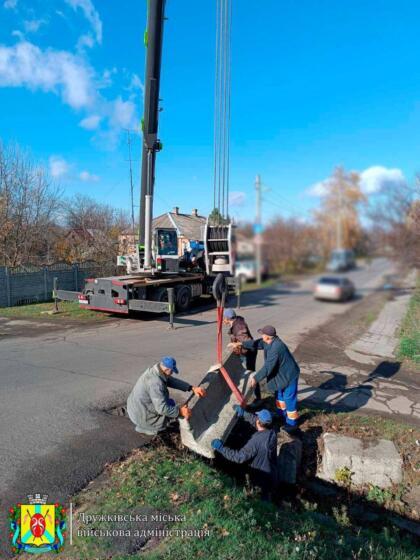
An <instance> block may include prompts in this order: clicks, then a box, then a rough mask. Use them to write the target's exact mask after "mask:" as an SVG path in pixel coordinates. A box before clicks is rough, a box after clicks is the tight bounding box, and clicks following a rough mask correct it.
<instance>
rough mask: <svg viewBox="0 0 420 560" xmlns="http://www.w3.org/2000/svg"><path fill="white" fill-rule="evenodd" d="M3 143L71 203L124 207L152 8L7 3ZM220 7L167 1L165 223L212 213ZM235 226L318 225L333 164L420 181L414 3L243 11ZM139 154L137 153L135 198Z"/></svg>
mask: <svg viewBox="0 0 420 560" xmlns="http://www.w3.org/2000/svg"><path fill="white" fill-rule="evenodd" d="M0 2H1V3H0V22H1V26H0V137H1V138H2V139H3V140H4V141H10V140H12V141H16V142H17V143H19V144H20V145H22V146H26V147H28V148H30V149H31V151H32V153H33V155H34V157H35V158H36V159H38V160H41V161H43V162H44V163H45V165H48V166H49V167H50V170H51V172H52V174H53V176H54V177H55V180H56V181H57V182H58V183H59V184H60V185H61V186H62V188H63V190H64V191H65V193H67V194H68V195H71V194H73V193H76V192H81V193H84V194H87V195H90V196H93V197H95V198H97V199H98V200H101V201H102V202H105V203H108V204H111V205H113V206H116V207H122V208H128V207H129V204H130V197H129V169H128V162H127V157H128V153H127V144H126V133H125V132H124V129H126V128H138V125H139V119H140V116H141V114H142V80H143V72H144V58H145V51H144V46H143V32H144V29H145V18H146V0H120V1H119V2H115V1H113V0H108V1H106V2H105V1H103V0H102V1H99V0H54V1H53V0H30V1H29V0H0ZM215 3H216V2H215V0H200V1H199V2H197V1H193V0H168V1H167V9H166V13H167V17H168V21H167V23H166V27H165V38H164V57H163V71H162V84H161V97H162V98H163V102H162V106H163V109H164V111H163V112H162V113H161V121H160V137H161V140H162V141H163V144H164V150H163V151H162V152H161V153H160V154H159V155H158V164H157V165H158V167H157V181H156V201H155V214H159V213H161V212H164V211H167V210H169V209H170V208H172V207H173V206H175V205H178V206H180V208H181V210H182V211H186V212H189V211H190V210H191V209H192V208H193V207H197V208H198V209H199V210H200V211H201V212H203V213H205V212H208V211H210V210H211V206H212V200H213V195H212V163H213V160H212V157H213V156H212V145H213V87H214V86H213V79H214V43H215ZM233 4H234V9H233V35H232V130H231V191H232V205H231V208H232V211H233V213H234V215H235V216H236V217H237V218H245V219H252V218H253V215H254V198H255V197H254V185H253V182H254V178H255V175H256V173H260V174H261V176H262V180H263V184H264V185H265V187H266V189H267V190H266V192H265V194H264V205H263V214H264V216H265V219H269V218H271V217H272V216H273V215H275V214H280V215H283V216H290V215H294V216H297V217H302V218H305V217H308V216H309V215H310V211H311V209H312V208H314V207H315V206H316V205H317V204H319V195H320V194H322V184H321V182H322V181H323V180H325V179H326V178H327V177H328V176H329V175H330V174H331V172H332V170H333V168H334V166H335V165H337V164H342V165H344V166H345V167H346V168H348V169H353V170H357V171H359V172H361V173H362V186H363V189H364V190H365V191H366V192H367V193H371V192H375V191H376V190H378V189H379V188H380V187H381V185H383V184H384V183H391V184H395V185H396V187H398V185H400V184H401V183H402V182H404V181H408V182H411V181H412V180H413V177H414V174H415V173H416V172H417V171H419V170H420V166H419V165H418V152H419V140H418V138H419V130H420V104H419V97H420V95H419V92H420V72H419V65H420V63H419V53H420V34H419V33H418V22H419V21H420V4H419V3H418V2H417V1H415V0H412V1H411V0H400V1H399V2H395V0H392V1H391V0H370V1H369V2H366V1H360V0H352V1H351V2H338V1H337V0H300V1H297V0H264V2H255V0H233ZM139 157H140V140H139V138H138V137H137V138H136V139H134V141H133V159H134V160H135V161H134V163H133V165H134V168H135V188H136V195H137V193H138V190H139V184H138V182H139V179H138V177H139V173H138V167H139V161H138V160H139Z"/></svg>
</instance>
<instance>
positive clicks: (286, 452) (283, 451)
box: [277, 433, 303, 484]
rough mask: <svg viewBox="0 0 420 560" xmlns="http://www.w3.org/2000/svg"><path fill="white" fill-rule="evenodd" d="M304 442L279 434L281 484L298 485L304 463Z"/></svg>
mask: <svg viewBox="0 0 420 560" xmlns="http://www.w3.org/2000/svg"><path fill="white" fill-rule="evenodd" d="M302 447H303V446H302V442H301V440H300V439H298V438H294V437H290V436H288V435H285V434H284V435H283V433H280V434H279V437H278V440H277V472H278V480H279V482H286V483H287V484H296V482H297V478H298V474H299V470H300V465H301V462H302Z"/></svg>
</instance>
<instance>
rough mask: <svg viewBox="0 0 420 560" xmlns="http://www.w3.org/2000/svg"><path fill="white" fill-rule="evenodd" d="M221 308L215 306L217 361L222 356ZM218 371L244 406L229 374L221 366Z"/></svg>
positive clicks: (241, 396)
mask: <svg viewBox="0 0 420 560" xmlns="http://www.w3.org/2000/svg"><path fill="white" fill-rule="evenodd" d="M223 310H224V308H223V305H218V306H217V360H218V362H219V363H221V362H222V357H223V330H222V328H223ZM220 373H221V374H222V375H223V377H224V379H225V381H226V383H227V384H228V386H229V388H230V390H231V391H232V393H233V394H234V395H235V397H236V398H237V399H238V402H239V404H240V405H241V406H242V408H244V407H245V406H246V400H245V397H244V396H243V394H242V393H241V392H240V390H239V389H238V387H237V386H236V385H235V383H234V382H233V381H232V379H231V377H230V375H229V374H228V372H227V371H226V369H225V368H224V367H223V366H222V367H221V368H220Z"/></svg>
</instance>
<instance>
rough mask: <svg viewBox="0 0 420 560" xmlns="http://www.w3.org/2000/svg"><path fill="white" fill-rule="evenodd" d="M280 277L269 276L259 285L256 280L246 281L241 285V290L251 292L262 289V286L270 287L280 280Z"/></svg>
mask: <svg viewBox="0 0 420 560" xmlns="http://www.w3.org/2000/svg"><path fill="white" fill-rule="evenodd" d="M280 281H281V280H280V277H279V276H278V277H277V276H276V277H274V278H268V279H267V280H264V281H262V282H261V285H260V286H259V285H258V284H257V283H256V282H244V283H243V284H242V286H241V292H251V291H253V290H261V289H262V288H270V287H271V286H275V285H276V284H278V283H279V282H280Z"/></svg>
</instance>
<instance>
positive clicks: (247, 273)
mask: <svg viewBox="0 0 420 560" xmlns="http://www.w3.org/2000/svg"><path fill="white" fill-rule="evenodd" d="M267 272H268V267H267V264H266V263H264V262H263V263H262V267H261V275H262V277H263V279H264V278H267ZM235 276H236V277H237V278H240V280H241V282H242V283H245V282H254V281H255V280H256V279H257V261H256V260H255V259H239V260H237V261H236V263H235Z"/></svg>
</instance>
